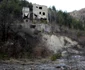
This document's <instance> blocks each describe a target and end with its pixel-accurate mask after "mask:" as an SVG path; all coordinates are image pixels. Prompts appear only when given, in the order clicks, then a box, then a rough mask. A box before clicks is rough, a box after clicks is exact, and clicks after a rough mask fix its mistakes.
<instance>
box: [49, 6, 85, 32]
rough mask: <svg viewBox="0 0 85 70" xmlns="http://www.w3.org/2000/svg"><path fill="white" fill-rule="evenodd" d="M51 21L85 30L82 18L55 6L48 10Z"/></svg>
mask: <svg viewBox="0 0 85 70" xmlns="http://www.w3.org/2000/svg"><path fill="white" fill-rule="evenodd" d="M48 19H49V22H51V23H52V22H54V23H56V24H59V25H60V26H67V27H69V28H72V29H79V30H85V26H84V24H83V23H82V22H81V21H80V20H76V19H74V18H73V17H72V16H70V14H69V13H67V12H63V11H61V10H59V11H57V10H56V8H55V6H53V7H52V8H49V10H48Z"/></svg>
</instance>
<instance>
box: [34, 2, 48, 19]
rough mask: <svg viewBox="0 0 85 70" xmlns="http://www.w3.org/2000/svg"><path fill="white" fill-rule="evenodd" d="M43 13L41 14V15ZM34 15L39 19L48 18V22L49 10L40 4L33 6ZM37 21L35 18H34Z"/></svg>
mask: <svg viewBox="0 0 85 70" xmlns="http://www.w3.org/2000/svg"><path fill="white" fill-rule="evenodd" d="M39 7H42V9H39ZM39 12H41V14H39ZM43 12H45V15H43ZM33 13H34V14H37V15H38V18H39V19H40V18H47V20H48V8H47V6H44V5H38V4H33ZM33 18H34V19H35V16H33Z"/></svg>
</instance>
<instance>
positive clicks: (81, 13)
mask: <svg viewBox="0 0 85 70" xmlns="http://www.w3.org/2000/svg"><path fill="white" fill-rule="evenodd" d="M70 15H71V16H72V17H74V18H76V19H77V20H81V21H82V22H83V23H84V22H85V8H83V9H81V10H75V11H73V12H70Z"/></svg>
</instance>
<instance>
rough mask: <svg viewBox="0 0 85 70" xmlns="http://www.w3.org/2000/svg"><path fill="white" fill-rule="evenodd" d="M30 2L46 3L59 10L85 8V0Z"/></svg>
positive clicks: (35, 0)
mask: <svg viewBox="0 0 85 70" xmlns="http://www.w3.org/2000/svg"><path fill="white" fill-rule="evenodd" d="M28 1H29V2H32V3H36V4H40V5H46V6H48V7H51V6H53V5H54V6H55V7H56V9H57V10H62V11H67V12H71V11H73V10H79V9H82V8H85V0H28Z"/></svg>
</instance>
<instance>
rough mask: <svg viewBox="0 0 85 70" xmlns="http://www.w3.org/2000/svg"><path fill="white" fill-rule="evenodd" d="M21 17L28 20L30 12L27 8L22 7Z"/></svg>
mask: <svg viewBox="0 0 85 70" xmlns="http://www.w3.org/2000/svg"><path fill="white" fill-rule="evenodd" d="M22 17H23V18H24V19H26V18H30V10H29V8H28V7H23V9H22Z"/></svg>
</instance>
